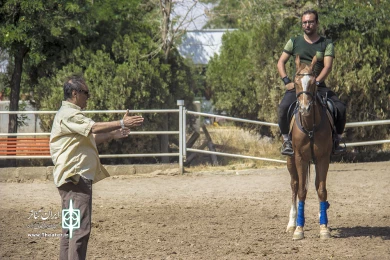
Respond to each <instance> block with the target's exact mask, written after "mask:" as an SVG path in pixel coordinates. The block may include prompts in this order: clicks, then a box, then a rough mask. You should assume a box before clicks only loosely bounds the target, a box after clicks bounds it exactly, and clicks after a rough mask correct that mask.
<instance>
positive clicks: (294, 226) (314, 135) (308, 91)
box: [286, 55, 333, 240]
mask: <svg viewBox="0 0 390 260" xmlns="http://www.w3.org/2000/svg"><path fill="white" fill-rule="evenodd" d="M316 62H317V58H316V56H314V58H313V60H312V62H311V64H310V65H306V64H301V62H300V58H299V56H298V55H297V56H296V58H295V65H296V74H295V79H294V85H295V89H296V96H297V104H296V110H295V112H294V117H295V118H294V119H293V121H291V127H290V129H291V130H290V134H291V136H292V146H293V149H294V155H293V156H291V157H289V158H288V159H287V168H288V171H289V172H290V177H291V183H290V185H291V190H292V205H291V209H290V214H289V222H288V225H287V229H286V232H288V233H291V232H294V233H293V240H301V239H303V238H304V225H305V214H304V211H305V200H306V194H307V186H308V182H309V177H310V164H311V163H313V164H314V168H315V174H316V179H315V187H316V191H317V195H318V199H319V204H320V205H319V208H320V209H319V224H320V238H322V239H327V238H330V237H331V235H330V231H329V229H328V217H327V209H328V208H329V203H328V201H327V190H326V177H327V173H328V169H329V163H330V156H331V153H332V147H333V141H332V125H331V124H330V123H329V120H328V118H327V112H326V110H327V109H326V106H325V105H323V103H322V102H321V100H320V99H319V98H317V85H316V76H315V75H314V73H313V71H314V66H315V64H316ZM297 195H298V199H299V201H298V208H297Z"/></svg>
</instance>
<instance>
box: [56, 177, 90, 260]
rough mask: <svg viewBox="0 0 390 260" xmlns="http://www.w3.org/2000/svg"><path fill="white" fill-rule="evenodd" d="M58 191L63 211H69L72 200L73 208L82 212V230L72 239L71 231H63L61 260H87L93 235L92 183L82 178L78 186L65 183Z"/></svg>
mask: <svg viewBox="0 0 390 260" xmlns="http://www.w3.org/2000/svg"><path fill="white" fill-rule="evenodd" d="M58 191H59V193H60V195H61V199H62V209H68V208H69V202H70V200H71V199H72V203H73V208H74V209H79V210H80V228H78V229H74V230H73V234H72V238H69V229H62V237H61V242H60V260H68V259H69V260H76V259H77V260H81V259H85V258H86V255H87V245H88V240H89V235H90V233H91V215H92V181H91V180H87V179H85V178H83V177H80V180H79V182H78V184H73V183H72V182H68V183H65V184H63V185H61V186H60V187H59V188H58Z"/></svg>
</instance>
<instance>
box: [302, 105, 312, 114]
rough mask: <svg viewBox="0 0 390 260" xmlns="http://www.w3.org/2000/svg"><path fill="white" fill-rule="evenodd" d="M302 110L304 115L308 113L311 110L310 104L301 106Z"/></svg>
mask: <svg viewBox="0 0 390 260" xmlns="http://www.w3.org/2000/svg"><path fill="white" fill-rule="evenodd" d="M300 112H301V114H302V115H305V116H306V115H308V114H309V112H310V106H301V109H300Z"/></svg>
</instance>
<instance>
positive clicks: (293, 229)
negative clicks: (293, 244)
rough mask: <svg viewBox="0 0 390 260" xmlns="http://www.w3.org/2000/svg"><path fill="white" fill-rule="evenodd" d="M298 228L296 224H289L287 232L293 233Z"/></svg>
mask: <svg viewBox="0 0 390 260" xmlns="http://www.w3.org/2000/svg"><path fill="white" fill-rule="evenodd" d="M296 228H297V227H296V226H287V229H286V233H293V232H294V231H295V229H296Z"/></svg>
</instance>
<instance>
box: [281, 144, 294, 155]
mask: <svg viewBox="0 0 390 260" xmlns="http://www.w3.org/2000/svg"><path fill="white" fill-rule="evenodd" d="M280 152H281V154H283V155H287V156H293V155H294V150H293V148H292V143H291V141H290V140H287V141H285V142H284V143H283V145H282V149H281V151H280Z"/></svg>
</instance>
